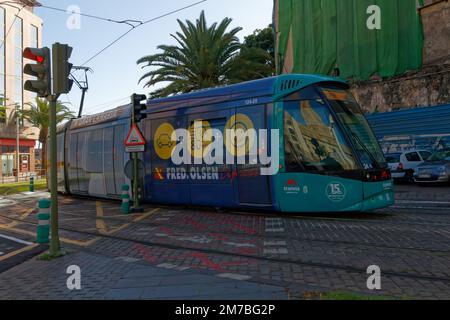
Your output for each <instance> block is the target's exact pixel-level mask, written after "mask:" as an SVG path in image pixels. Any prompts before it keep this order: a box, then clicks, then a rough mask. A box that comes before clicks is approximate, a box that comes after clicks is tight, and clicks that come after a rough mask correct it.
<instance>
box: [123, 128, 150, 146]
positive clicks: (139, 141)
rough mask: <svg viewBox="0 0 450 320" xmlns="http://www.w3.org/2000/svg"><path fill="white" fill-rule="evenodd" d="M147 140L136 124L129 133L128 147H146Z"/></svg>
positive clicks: (126, 141) (126, 144)
mask: <svg viewBox="0 0 450 320" xmlns="http://www.w3.org/2000/svg"><path fill="white" fill-rule="evenodd" d="M144 145H145V139H144V136H143V135H142V133H141V130H139V127H138V126H137V125H136V124H133V125H132V126H131V129H130V132H128V136H127V139H126V140H125V146H126V147H134V146H144Z"/></svg>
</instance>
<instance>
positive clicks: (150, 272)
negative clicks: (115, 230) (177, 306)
mask: <svg viewBox="0 0 450 320" xmlns="http://www.w3.org/2000/svg"><path fill="white" fill-rule="evenodd" d="M70 265H78V266H79V267H80V268H81V290H74V291H70V290H69V289H68V288H67V285H66V281H67V279H68V277H69V276H70V275H69V274H66V270H67V267H69V266H70ZM173 268H176V267H175V266H173V265H168V264H165V265H160V266H158V267H153V266H148V265H144V264H139V263H138V261H136V260H134V259H126V258H109V257H104V256H99V255H96V254H92V253H87V252H77V253H71V254H68V255H66V256H65V257H63V258H61V259H58V260H54V261H52V262H44V261H37V260H36V259H32V260H30V261H28V262H25V263H23V264H21V265H20V266H17V267H15V268H13V269H10V270H8V271H6V272H4V273H1V274H0V299H1V300H3V299H7V300H15V299H25V300H30V299H45V300H47V299H49V300H54V299H62V300H71V299H76V300H85V299H97V300H100V299H112V300H114V299H120V300H129V299H133V300H134V299H149V300H150V299H151V300H155V299H164V300H192V299H194V300H195V299H200V300H201V299H206V300H215V299H220V300H234V299H238V300H239V299H251V300H274V299H275V300H282V299H288V296H287V293H286V292H285V290H284V288H281V287H277V286H270V285H262V284H257V283H252V282H247V281H245V280H244V279H242V280H237V279H232V278H233V277H234V275H232V274H223V275H220V276H215V275H212V274H210V273H209V272H207V271H198V270H197V271H191V270H189V271H182V269H181V270H175V269H173ZM178 269H180V268H178Z"/></svg>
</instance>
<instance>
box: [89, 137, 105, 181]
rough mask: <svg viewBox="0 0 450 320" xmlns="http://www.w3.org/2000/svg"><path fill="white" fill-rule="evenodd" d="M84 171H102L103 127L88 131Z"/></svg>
mask: <svg viewBox="0 0 450 320" xmlns="http://www.w3.org/2000/svg"><path fill="white" fill-rule="evenodd" d="M87 143H88V149H87V161H86V169H87V170H86V171H87V172H91V173H102V172H103V129H98V130H94V131H91V132H89V137H88V141H87Z"/></svg>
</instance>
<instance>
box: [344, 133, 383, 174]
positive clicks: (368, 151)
mask: <svg viewBox="0 0 450 320" xmlns="http://www.w3.org/2000/svg"><path fill="white" fill-rule="evenodd" d="M351 133H352V136H353V138H354V139H355V140H356V141H357V142H358V144H359V145H360V146H361V148H363V150H364V151H365V152H366V154H367V155H368V156H369V158H370V160H371V161H372V164H373V165H374V166H375V168H376V169H381V166H380V165H379V164H378V161H377V159H375V157H374V155H373V154H372V152H370V150H369V149H368V148H367V147H366V145H365V144H364V142H362V141H361V138H360V137H358V135H357V134H355V133H354V132H353V131H352V132H351Z"/></svg>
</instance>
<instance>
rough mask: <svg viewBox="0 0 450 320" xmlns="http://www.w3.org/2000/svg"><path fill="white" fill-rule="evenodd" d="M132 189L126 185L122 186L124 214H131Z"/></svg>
mask: <svg viewBox="0 0 450 320" xmlns="http://www.w3.org/2000/svg"><path fill="white" fill-rule="evenodd" d="M129 191H130V187H129V186H128V185H126V184H124V185H123V186H122V195H121V196H120V197H121V198H122V213H123V214H129V213H130V193H129Z"/></svg>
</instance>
